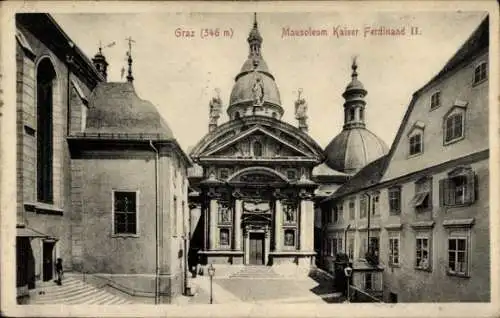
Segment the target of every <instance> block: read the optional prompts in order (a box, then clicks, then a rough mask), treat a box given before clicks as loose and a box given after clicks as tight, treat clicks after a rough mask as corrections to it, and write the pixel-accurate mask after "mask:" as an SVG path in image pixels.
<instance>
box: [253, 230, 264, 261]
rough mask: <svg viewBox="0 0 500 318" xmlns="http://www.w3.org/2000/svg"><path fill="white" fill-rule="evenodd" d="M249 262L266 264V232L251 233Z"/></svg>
mask: <svg viewBox="0 0 500 318" xmlns="http://www.w3.org/2000/svg"><path fill="white" fill-rule="evenodd" d="M249 253H250V255H249V259H250V260H249V263H250V264H251V265H263V264H264V233H250V251H249Z"/></svg>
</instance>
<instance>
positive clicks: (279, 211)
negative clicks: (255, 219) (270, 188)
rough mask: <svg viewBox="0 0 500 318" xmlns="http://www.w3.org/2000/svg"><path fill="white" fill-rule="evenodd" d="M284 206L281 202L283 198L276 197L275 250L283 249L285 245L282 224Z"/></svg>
mask: <svg viewBox="0 0 500 318" xmlns="http://www.w3.org/2000/svg"><path fill="white" fill-rule="evenodd" d="M282 219H283V206H282V204H281V199H279V198H278V199H276V211H274V220H275V222H274V250H275V251H281V250H282V249H283V245H282V243H281V239H282V236H283V235H282V224H283V220H282Z"/></svg>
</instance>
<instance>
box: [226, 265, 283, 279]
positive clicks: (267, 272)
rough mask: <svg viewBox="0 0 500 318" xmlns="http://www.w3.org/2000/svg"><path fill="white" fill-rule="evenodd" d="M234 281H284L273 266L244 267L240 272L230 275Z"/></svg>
mask: <svg viewBox="0 0 500 318" xmlns="http://www.w3.org/2000/svg"><path fill="white" fill-rule="evenodd" d="M229 278H234V279H283V278H284V277H283V276H282V275H280V274H278V273H276V272H275V271H274V269H273V267H271V266H251V265H247V266H243V267H242V268H241V269H240V270H239V271H237V272H235V273H233V274H231V275H229Z"/></svg>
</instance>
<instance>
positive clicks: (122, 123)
mask: <svg viewBox="0 0 500 318" xmlns="http://www.w3.org/2000/svg"><path fill="white" fill-rule="evenodd" d="M85 133H86V134H96V133H98V134H103V135H105V134H129V135H137V134H142V135H156V136H158V138H160V139H173V138H174V136H173V133H172V131H171V130H170V128H169V127H168V125H167V123H166V122H165V121H164V120H163V118H162V117H161V115H160V113H159V112H158V110H157V109H156V107H155V106H154V105H153V104H152V103H150V102H149V101H146V100H142V99H140V98H139V97H138V96H137V94H136V92H135V89H134V87H133V85H132V84H131V83H128V82H125V83H123V82H122V83H99V84H98V85H97V87H96V88H95V89H94V91H93V92H92V94H91V96H90V98H89V111H88V114H87V124H86V129H85Z"/></svg>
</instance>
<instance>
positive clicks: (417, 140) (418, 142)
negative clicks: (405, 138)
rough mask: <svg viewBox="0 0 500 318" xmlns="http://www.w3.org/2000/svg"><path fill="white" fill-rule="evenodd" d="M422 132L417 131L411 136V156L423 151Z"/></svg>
mask: <svg viewBox="0 0 500 318" xmlns="http://www.w3.org/2000/svg"><path fill="white" fill-rule="evenodd" d="M422 148H423V147H422V134H421V133H417V134H415V135H413V136H411V137H410V156H412V155H416V154H419V153H421V152H422Z"/></svg>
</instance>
